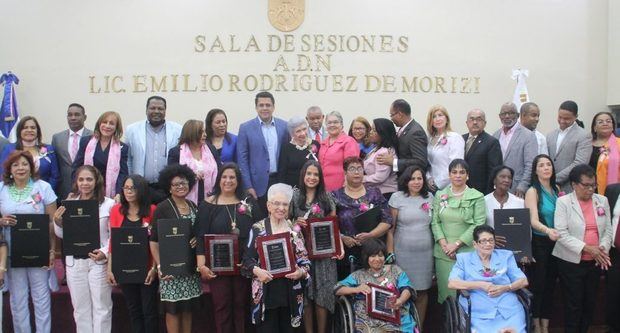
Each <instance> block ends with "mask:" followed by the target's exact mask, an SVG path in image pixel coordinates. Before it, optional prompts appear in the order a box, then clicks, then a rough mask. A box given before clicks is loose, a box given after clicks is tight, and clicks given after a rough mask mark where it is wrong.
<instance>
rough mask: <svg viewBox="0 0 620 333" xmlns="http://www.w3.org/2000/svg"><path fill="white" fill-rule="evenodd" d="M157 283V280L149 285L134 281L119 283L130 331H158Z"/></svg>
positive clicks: (156, 332) (150, 332)
mask: <svg viewBox="0 0 620 333" xmlns="http://www.w3.org/2000/svg"><path fill="white" fill-rule="evenodd" d="M158 285H159V281H158V280H155V281H153V283H151V285H149V286H147V285H144V284H134V283H131V284H121V285H120V287H121V291H122V292H123V296H124V297H125V302H126V303H127V309H128V310H129V317H130V318H131V332H133V333H159V310H158V306H157V300H158V299H159V292H158V287H159V286H158Z"/></svg>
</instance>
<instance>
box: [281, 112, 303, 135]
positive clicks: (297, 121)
mask: <svg viewBox="0 0 620 333" xmlns="http://www.w3.org/2000/svg"><path fill="white" fill-rule="evenodd" d="M301 125H306V126H308V123H307V122H306V118H304V117H301V116H293V117H292V118H291V119H289V121H288V123H287V124H286V127H287V128H288V134H290V135H291V136H293V132H295V129H296V128H297V127H299V126H301Z"/></svg>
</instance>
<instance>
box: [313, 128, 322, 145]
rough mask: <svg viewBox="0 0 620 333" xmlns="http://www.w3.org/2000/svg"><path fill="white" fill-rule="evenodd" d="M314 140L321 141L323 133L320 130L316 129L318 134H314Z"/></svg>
mask: <svg viewBox="0 0 620 333" xmlns="http://www.w3.org/2000/svg"><path fill="white" fill-rule="evenodd" d="M314 140H316V142H318V143H321V133H320V132H319V131H316V135H315V136H314Z"/></svg>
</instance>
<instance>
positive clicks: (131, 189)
mask: <svg viewBox="0 0 620 333" xmlns="http://www.w3.org/2000/svg"><path fill="white" fill-rule="evenodd" d="M123 191H127V192H135V191H136V187H135V186H123Z"/></svg>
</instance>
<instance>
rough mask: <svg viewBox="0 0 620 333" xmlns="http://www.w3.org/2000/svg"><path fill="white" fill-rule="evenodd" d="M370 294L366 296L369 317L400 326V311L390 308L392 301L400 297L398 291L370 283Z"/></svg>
mask: <svg viewBox="0 0 620 333" xmlns="http://www.w3.org/2000/svg"><path fill="white" fill-rule="evenodd" d="M368 286H369V287H370V294H368V295H366V308H367V310H368V316H370V317H372V318H377V319H381V320H385V321H387V322H390V323H393V324H395V325H400V310H398V309H397V310H393V309H392V308H390V303H391V300H393V299H394V298H397V297H398V291H396V290H392V289H388V288H384V287H381V286H379V285H376V284H372V283H369V284H368Z"/></svg>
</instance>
